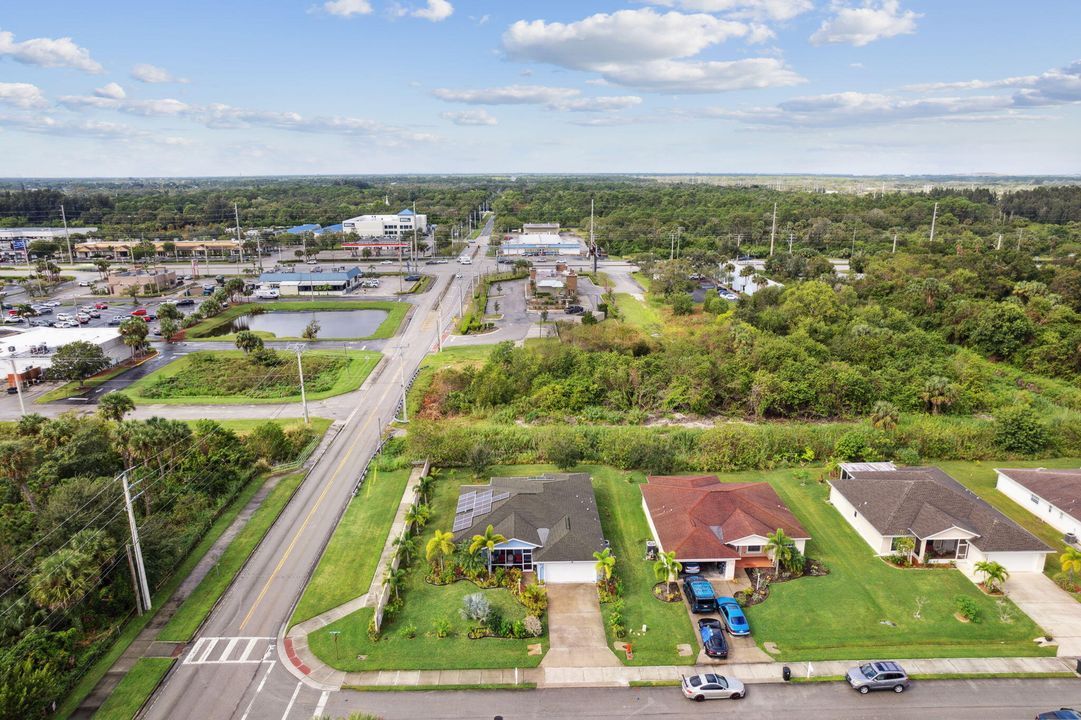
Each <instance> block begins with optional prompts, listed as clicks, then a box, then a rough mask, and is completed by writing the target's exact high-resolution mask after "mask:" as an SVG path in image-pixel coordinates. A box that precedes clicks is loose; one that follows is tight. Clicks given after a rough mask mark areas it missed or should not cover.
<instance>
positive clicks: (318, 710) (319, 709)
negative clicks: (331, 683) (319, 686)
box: [312, 690, 330, 720]
mask: <svg viewBox="0 0 1081 720" xmlns="http://www.w3.org/2000/svg"><path fill="white" fill-rule="evenodd" d="M329 699H330V691H329V690H324V691H323V694H322V695H320V696H319V704H318V705H316V706H315V712H314V713H312V717H313V718H315V720H318V719H319V718H321V717H323V710H325V709H326V707H327V700H329Z"/></svg>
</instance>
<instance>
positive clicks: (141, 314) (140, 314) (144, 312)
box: [131, 308, 146, 317]
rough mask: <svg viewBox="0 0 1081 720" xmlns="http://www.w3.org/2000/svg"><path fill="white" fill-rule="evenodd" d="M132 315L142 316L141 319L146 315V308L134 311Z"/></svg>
mask: <svg viewBox="0 0 1081 720" xmlns="http://www.w3.org/2000/svg"><path fill="white" fill-rule="evenodd" d="M131 314H132V315H137V316H140V317H141V316H143V315H146V308H139V309H138V310H132V311H131Z"/></svg>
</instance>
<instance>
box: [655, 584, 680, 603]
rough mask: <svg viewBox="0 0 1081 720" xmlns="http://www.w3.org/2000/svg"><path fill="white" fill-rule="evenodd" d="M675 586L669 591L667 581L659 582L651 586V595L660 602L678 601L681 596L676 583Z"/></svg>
mask: <svg viewBox="0 0 1081 720" xmlns="http://www.w3.org/2000/svg"><path fill="white" fill-rule="evenodd" d="M675 588H676V589H675V591H672V592H670V591H669V586H668V583H664V582H659V583H657V584H656V585H654V586H653V597H655V598H657V599H658V600H660V601H661V602H669V603H672V602H679V601H681V600H682V599H683V598H682V597H681V596H680V594H679V586H678V585H676V586H675Z"/></svg>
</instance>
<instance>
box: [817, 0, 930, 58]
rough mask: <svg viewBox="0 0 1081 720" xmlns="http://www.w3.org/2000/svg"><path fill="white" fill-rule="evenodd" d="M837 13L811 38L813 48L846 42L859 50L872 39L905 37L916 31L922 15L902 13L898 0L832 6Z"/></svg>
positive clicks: (908, 11)
mask: <svg viewBox="0 0 1081 720" xmlns="http://www.w3.org/2000/svg"><path fill="white" fill-rule="evenodd" d="M834 9H835V12H836V14H835V15H834V16H833V17H832V18H830V19H828V20H825V21H824V22H823V23H822V26H821V27H819V28H818V30H816V31H815V33H814V34H813V35H811V42H812V43H814V44H815V45H825V44H832V43H847V44H849V45H855V46H856V47H862V46H864V45H867V44H869V43H872V42H874V41H875V40H882V39H884V38H891V37H894V36H897V35H908V34H911V33H914V32H915V31H916V19H917V18H919V17H922V16H921V15H919V14H917V13H914V12H912V11H911V10H905V11H903V12H902V11H901V7H900V3H899V2H898V0H878V2H876V1H875V0H865V2H864V5H863V6H862V7H850V6H847V5H844V4H841V3H835V4H834Z"/></svg>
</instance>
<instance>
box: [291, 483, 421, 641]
mask: <svg viewBox="0 0 1081 720" xmlns="http://www.w3.org/2000/svg"><path fill="white" fill-rule="evenodd" d="M408 481H409V470H408V469H402V470H393V471H390V472H380V473H376V472H374V471H373V472H372V473H371V474H369V475H368V479H367V480H366V481H365V482H364V485H363V487H362V488H361V491H360V493H358V494H357V496H356V497H355V498H353V501H352V502H351V503H350V504H349V507H348V508H346V510H345V514H344V515H343V516H342V520H341V522H340V523H339V524H338V527H337V528H336V529H335V530H334V535H333V536H332V537H331V538H330V542H329V543H327V547H326V550H324V551H323V556H322V557H321V558H320V559H319V565H318V566H317V567H316V568H315V573H314V574H312V578H311V580H310V581H309V582H308V586H307V587H306V588H305V589H304V595H303V596H301V598H300V602H299V603H298V604H297V608H296V610H295V611H294V612H293V619H292V620H291V621H290V624H291V625H295V624H297V623H299V622H304V621H305V620H308V619H309V618H313V617H315V616H316V615H318V614H320V613H323V612H326V611H327V610H330V609H331V608H335V607H338V606H339V605H341V604H342V603H345V602H348V601H350V600H352V599H353V598H355V597H360V596H361V595H363V594H364V593H366V592H368V587H369V586H370V585H371V582H372V577H373V576H374V575H375V570H376V563H378V562H379V554H380V553H381V552H382V550H383V545H384V544H385V543H386V539H387V534H388V533H389V532H390V526H391V524H392V523H393V522H394V514H395V513H396V512H397V510H398V505H399V503H400V502H401V499H402V493H404V492H405V486H406V483H407V482H408Z"/></svg>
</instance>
